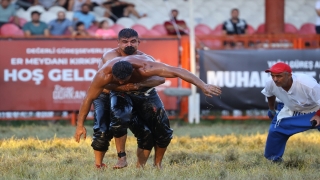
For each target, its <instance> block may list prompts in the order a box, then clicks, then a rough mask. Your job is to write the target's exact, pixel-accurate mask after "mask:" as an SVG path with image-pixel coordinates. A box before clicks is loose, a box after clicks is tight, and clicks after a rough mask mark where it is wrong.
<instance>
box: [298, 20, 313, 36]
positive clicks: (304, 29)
mask: <svg viewBox="0 0 320 180" xmlns="http://www.w3.org/2000/svg"><path fill="white" fill-rule="evenodd" d="M299 34H317V32H316V27H315V24H312V23H305V24H303V25H302V26H301V27H300V30H299Z"/></svg>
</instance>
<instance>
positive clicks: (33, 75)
mask: <svg viewBox="0 0 320 180" xmlns="http://www.w3.org/2000/svg"><path fill="white" fill-rule="evenodd" d="M0 47H1V48H0V54H1V55H0V56H1V61H0V71H1V72H2V73H1V74H0V79H1V80H0V99H1V103H0V111H62V110H63V111H64V110H78V109H79V107H80V103H81V102H82V99H83V97H84V96H85V94H86V90H87V88H88V87H89V84H90V81H91V80H92V78H93V76H94V75H95V73H96V70H97V63H98V62H99V61H100V58H101V56H102V54H103V53H104V52H105V51H107V50H108V49H110V48H115V47H117V42H116V41H115V40H74V41H73V40H46V41H44V40H16V41H0ZM139 50H141V51H142V52H144V53H146V54H149V55H151V56H153V57H154V58H155V59H156V60H157V61H160V62H163V63H166V64H169V65H172V66H178V58H179V55H178V41H177V40H175V39H168V40H167V39H166V40H142V41H141V44H140V46H139ZM177 84H178V80H177V79H167V80H166V83H165V84H164V85H161V86H159V87H157V90H158V92H159V94H160V97H161V99H162V101H163V102H164V105H165V107H166V109H176V103H172V102H176V99H175V98H173V97H167V96H165V95H163V94H162V92H161V91H162V90H163V89H164V88H165V87H169V86H170V87H177Z"/></svg>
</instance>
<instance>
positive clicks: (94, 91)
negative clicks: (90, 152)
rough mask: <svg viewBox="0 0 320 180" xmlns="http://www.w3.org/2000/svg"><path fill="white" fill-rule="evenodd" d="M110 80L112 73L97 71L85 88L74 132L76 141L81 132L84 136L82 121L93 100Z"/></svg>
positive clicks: (84, 130) (84, 136)
mask: <svg viewBox="0 0 320 180" xmlns="http://www.w3.org/2000/svg"><path fill="white" fill-rule="evenodd" d="M111 80H112V75H111V74H110V75H105V74H104V73H103V72H98V73H97V74H96V75H95V77H94V78H93V80H92V82H91V84H90V86H89V88H88V90H87V94H86V96H85V97H84V99H83V101H82V103H81V106H80V110H79V115H78V121H77V129H76V132H75V134H74V137H75V139H76V141H77V142H80V138H81V135H82V134H83V138H84V139H85V138H86V134H87V131H86V129H85V127H84V126H83V123H84V120H85V119H86V117H87V115H88V113H89V111H90V108H91V104H92V102H93V100H94V99H96V98H97V97H98V96H99V94H100V93H101V92H102V90H103V89H104V86H105V85H106V84H108V83H110V82H111Z"/></svg>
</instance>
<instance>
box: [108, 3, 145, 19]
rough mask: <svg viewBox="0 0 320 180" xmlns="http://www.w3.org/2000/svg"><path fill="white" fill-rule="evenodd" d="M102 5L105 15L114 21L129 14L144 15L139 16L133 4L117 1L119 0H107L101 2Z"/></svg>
mask: <svg viewBox="0 0 320 180" xmlns="http://www.w3.org/2000/svg"><path fill="white" fill-rule="evenodd" d="M103 6H104V7H105V8H106V9H107V11H106V13H105V17H109V18H110V19H112V20H113V21H114V22H116V21H117V19H119V18H121V17H129V15H130V14H132V15H134V16H136V17H137V18H142V17H145V16H146V14H144V15H142V16H140V14H139V13H138V12H137V10H136V9H135V8H134V6H135V5H134V4H132V3H128V2H124V1H119V0H109V1H107V2H105V3H103Z"/></svg>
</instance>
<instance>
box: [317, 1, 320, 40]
mask: <svg viewBox="0 0 320 180" xmlns="http://www.w3.org/2000/svg"><path fill="white" fill-rule="evenodd" d="M316 12H317V21H316V32H317V34H320V0H318V1H317V3H316Z"/></svg>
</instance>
